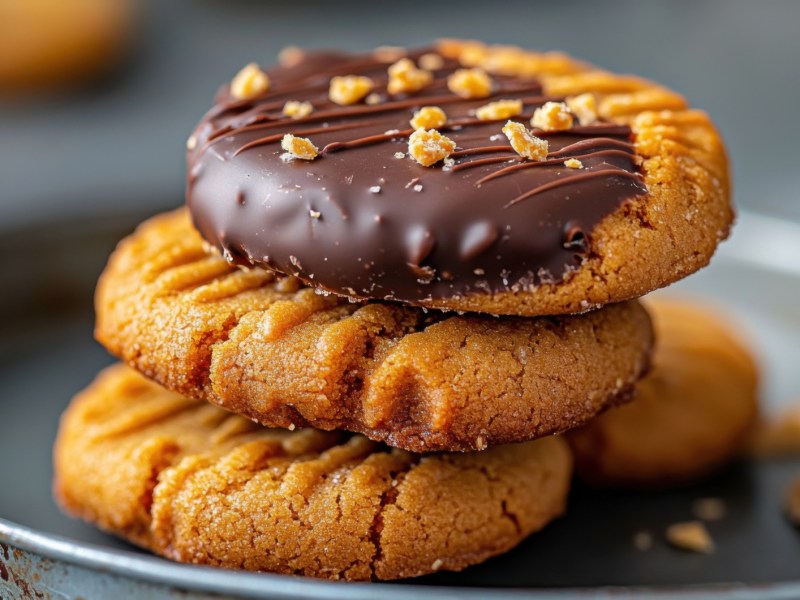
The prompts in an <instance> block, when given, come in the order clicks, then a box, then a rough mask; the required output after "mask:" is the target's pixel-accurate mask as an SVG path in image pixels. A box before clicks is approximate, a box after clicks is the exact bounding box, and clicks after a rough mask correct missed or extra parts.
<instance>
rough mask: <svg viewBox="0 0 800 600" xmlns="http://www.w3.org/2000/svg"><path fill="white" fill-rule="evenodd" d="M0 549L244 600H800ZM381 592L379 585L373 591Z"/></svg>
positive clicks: (28, 536)
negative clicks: (505, 584)
mask: <svg viewBox="0 0 800 600" xmlns="http://www.w3.org/2000/svg"><path fill="white" fill-rule="evenodd" d="M0 543H4V544H7V545H9V546H13V547H15V548H18V549H20V550H22V551H23V552H29V553H32V554H34V555H37V556H39V557H43V558H46V559H50V560H53V561H58V562H62V563H67V564H69V565H74V566H78V567H83V568H85V569H88V570H90V571H101V572H106V573H110V574H113V575H117V576H120V577H125V578H128V579H133V580H135V581H144V582H148V583H151V584H160V585H165V586H171V587H173V588H179V589H181V590H186V591H191V592H203V593H211V594H225V595H227V596H230V595H231V594H234V595H235V596H236V597H239V598H253V599H261V598H270V599H272V600H282V599H286V600H306V599H309V600H310V599H320V600H333V599H339V598H341V597H342V591H343V589H344V588H343V586H347V597H348V598H350V599H351V600H373V599H374V598H376V597H380V598H382V599H386V600H406V599H408V598H409V597H413V598H415V599H418V600H428V599H430V600H442V599H444V598H467V599H472V598H476V599H477V598H486V597H487V596H488V595H491V597H492V598H498V599H503V600H517V599H520V598H535V599H537V600H547V599H551V598H552V599H554V600H566V599H571V598H575V599H586V598H622V597H624V598H672V597H675V596H680V597H681V598H682V599H684V600H693V599H696V600H713V599H715V598H719V599H723V598H724V599H731V598H736V599H737V600H784V599H786V600H788V599H795V598H798V597H800V580H797V581H786V582H764V583H741V582H730V583H723V582H720V583H707V584H689V585H684V586H680V585H678V586H598V587H585V588H576V587H563V588H489V587H463V586H444V585H443V586H433V585H417V584H403V583H392V582H379V583H371V582H345V581H326V580H321V579H314V578H312V577H304V576H287V575H280V574H276V573H249V572H245V571H234V570H231V569H220V568H216V567H208V566H202V565H191V564H184V563H177V562H172V561H169V560H167V559H164V558H160V557H158V556H151V555H142V554H138V553H135V552H132V551H130V550H123V549H116V548H114V549H109V548H104V547H103V546H100V545H98V544H94V543H90V542H83V541H80V540H75V539H73V538H70V537H67V536H62V535H57V534H46V533H41V532H38V531H36V530H35V529H33V528H30V527H26V526H24V525H19V524H17V523H14V522H12V521H9V520H7V519H3V518H0ZM376 586H377V587H376Z"/></svg>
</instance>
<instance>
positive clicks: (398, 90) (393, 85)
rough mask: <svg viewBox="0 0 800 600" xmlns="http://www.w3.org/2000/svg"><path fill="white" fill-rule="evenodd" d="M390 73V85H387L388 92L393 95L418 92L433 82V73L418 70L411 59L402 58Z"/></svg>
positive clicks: (390, 68)
mask: <svg viewBox="0 0 800 600" xmlns="http://www.w3.org/2000/svg"><path fill="white" fill-rule="evenodd" d="M388 71H389V83H387V84H386V91H387V92H389V93H390V94H392V95H394V94H410V93H414V92H418V91H420V90H421V89H422V88H424V87H425V86H426V85H428V84H430V82H431V81H433V73H431V72H430V71H426V70H425V69H418V68H417V65H415V64H414V61H412V60H411V59H409V58H401V59H400V60H398V61H397V62H396V63H394V64H393V65H392V66H391V67H389V69H388Z"/></svg>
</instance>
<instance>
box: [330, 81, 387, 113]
mask: <svg viewBox="0 0 800 600" xmlns="http://www.w3.org/2000/svg"><path fill="white" fill-rule="evenodd" d="M374 87H375V83H374V82H373V81H372V79H370V78H369V77H364V76H363V75H345V76H338V77H334V78H333V79H331V87H330V89H329V90H328V97H329V98H330V99H331V101H333V102H335V103H336V104H338V105H339V106H347V105H348V104H355V103H356V102H358V101H359V100H361V99H362V98H363V97H364V96H366V95H367V94H369V93H370V92H371V91H372V89H373V88H374Z"/></svg>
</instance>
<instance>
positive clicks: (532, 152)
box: [503, 121, 548, 160]
mask: <svg viewBox="0 0 800 600" xmlns="http://www.w3.org/2000/svg"><path fill="white" fill-rule="evenodd" d="M503 133H505V134H506V137H507V138H508V141H509V142H511V147H512V148H514V152H516V153H517V154H519V155H520V156H522V157H524V158H529V159H530V160H544V159H545V158H547V148H548V143H547V140H543V139H542V138H538V137H536V136H535V135H533V134H532V133H531V132H530V131H528V129H527V128H526V127H525V125H523V124H522V123H516V122H514V121H509V122H508V123H506V124H505V126H504V127H503Z"/></svg>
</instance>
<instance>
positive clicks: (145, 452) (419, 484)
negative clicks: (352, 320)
mask: <svg viewBox="0 0 800 600" xmlns="http://www.w3.org/2000/svg"><path fill="white" fill-rule="evenodd" d="M54 455H55V473H56V480H55V485H54V489H55V495H56V498H57V499H58V502H59V504H60V505H61V506H62V507H63V508H64V509H65V510H66V511H67V512H69V513H70V514H72V515H75V516H79V517H82V518H83V519H85V520H87V521H89V522H91V523H94V524H96V525H98V526H99V527H101V528H103V529H105V530H107V531H109V532H112V533H114V534H116V535H119V536H121V537H123V538H125V539H128V540H130V541H131V542H133V543H135V544H137V545H140V546H142V547H145V548H148V549H150V550H152V551H153V552H155V553H157V554H160V555H162V556H165V557H167V558H170V559H173V560H178V561H181V562H190V563H196V564H204V565H213V566H219V567H227V568H232V569H246V570H250V571H272V572H276V573H286V574H296V575H308V576H313V577H324V578H328V579H350V580H360V579H397V578H402V577H414V576H417V575H423V574H425V573H430V572H433V571H437V570H440V569H444V570H460V569H463V568H464V567H467V566H469V565H472V564H476V563H479V562H482V561H483V560H486V559H487V558H489V557H490V556H494V555H496V554H500V553H502V552H505V551H506V550H509V549H510V548H512V547H513V546H515V545H516V544H518V543H519V542H520V541H521V540H522V539H524V538H525V537H526V536H528V535H529V534H531V533H533V532H534V531H537V530H539V529H541V528H542V527H544V526H545V525H546V524H547V523H548V522H549V521H551V520H552V519H553V518H555V517H557V516H559V515H560V514H562V512H563V511H564V506H565V501H566V496H567V491H568V488H569V481H570V477H571V457H570V452H569V449H568V447H567V445H566V443H565V442H564V441H563V440H562V439H561V438H558V437H549V438H545V439H542V440H537V441H534V442H527V443H524V444H514V445H508V446H500V447H497V448H492V449H491V450H487V451H485V452H474V453H468V454H446V453H445V454H431V455H415V454H409V453H407V452H404V451H402V450H396V449H391V448H388V447H387V446H384V445H382V444H378V443H375V442H371V441H369V440H367V439H366V438H364V437H362V436H360V435H350V434H345V433H340V432H323V431H318V430H313V429H306V430H299V431H293V432H292V431H286V430H275V429H266V428H264V427H261V426H259V425H256V424H255V423H252V422H251V421H248V420H246V419H243V418H241V417H237V416H234V415H230V414H228V413H226V412H225V411H222V410H220V409H218V408H216V407H214V406H210V405H208V404H206V403H204V402H199V401H195V400H189V399H187V398H184V397H181V396H178V395H177V394H173V393H170V392H167V391H166V390H164V389H163V388H161V387H160V386H158V385H157V384H155V383H152V382H150V381H148V380H146V379H145V378H144V377H142V376H141V375H139V374H138V373H136V372H135V371H133V370H132V369H129V368H128V367H124V366H121V365H117V366H114V367H111V368H110V369H108V370H106V371H104V372H103V373H102V374H101V375H100V376H99V377H98V378H97V380H96V381H95V382H94V383H93V384H92V385H91V386H90V387H89V388H88V389H87V390H85V391H84V392H83V393H81V394H80V395H79V396H78V397H77V398H76V399H75V400H74V401H73V403H72V405H71V406H70V408H69V409H68V410H67V412H66V413H65V415H64V416H63V418H62V421H61V429H60V432H59V435H58V440H57V442H56V447H55V453H54Z"/></svg>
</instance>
